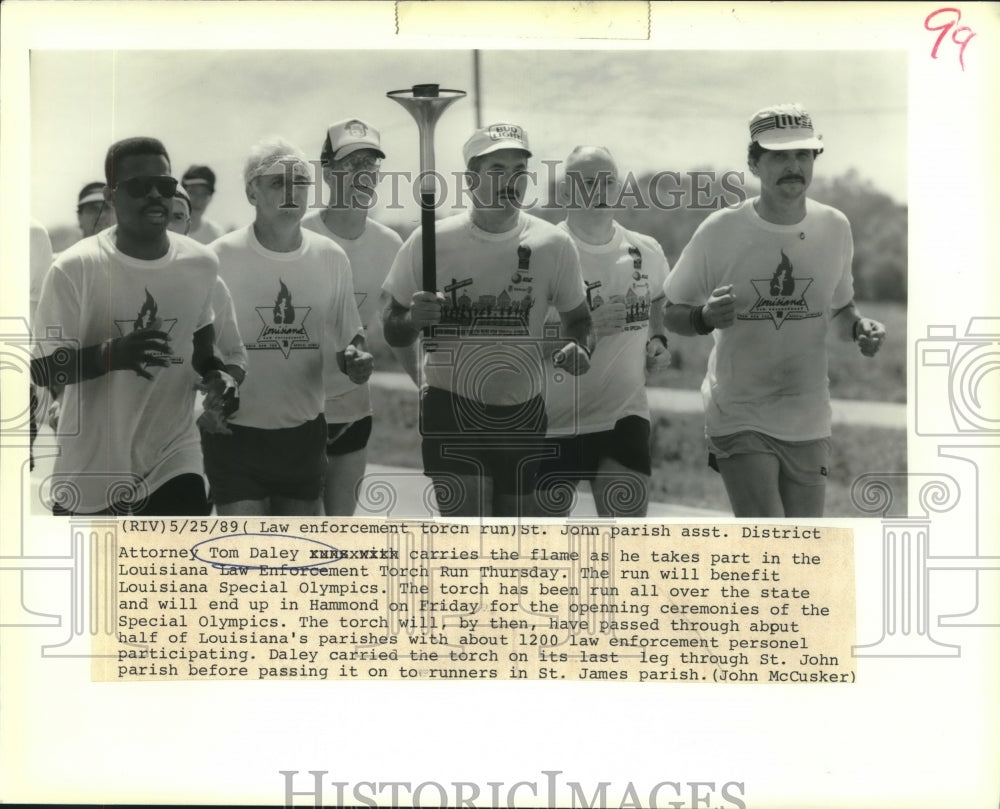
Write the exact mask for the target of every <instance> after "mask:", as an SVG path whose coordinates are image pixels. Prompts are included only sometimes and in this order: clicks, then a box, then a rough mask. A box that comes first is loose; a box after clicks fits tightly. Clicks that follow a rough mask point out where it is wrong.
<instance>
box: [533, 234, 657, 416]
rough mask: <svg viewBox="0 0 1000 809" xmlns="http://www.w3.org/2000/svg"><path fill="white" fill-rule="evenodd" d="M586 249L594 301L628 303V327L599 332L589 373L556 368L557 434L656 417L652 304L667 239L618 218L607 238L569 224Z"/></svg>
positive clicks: (552, 393) (551, 395)
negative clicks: (650, 384) (649, 362)
mask: <svg viewBox="0 0 1000 809" xmlns="http://www.w3.org/2000/svg"><path fill="white" fill-rule="evenodd" d="M559 228H560V229H562V230H564V231H566V232H567V233H569V235H570V236H571V237H572V239H573V243H574V244H576V248H577V250H578V251H579V253H580V265H581V268H582V270H583V280H584V282H585V283H586V285H587V303H588V305H589V306H590V310H591V311H594V310H595V309H597V308H599V307H600V306H602V305H603V304H605V303H623V304H625V329H624V331H622V332H621V333H619V334H614V335H610V336H607V337H599V338H598V340H597V345H596V347H595V348H594V354H593V356H592V357H591V361H590V370H589V371H587V373H585V374H582V375H581V376H576V377H574V376H570V375H569V374H556V375H554V376H552V378H551V379H549V381H548V383H547V385H546V391H545V393H546V396H545V407H546V411H547V413H548V420H549V434H550V435H567V434H573V433H595V432H601V431H603V430H610V429H612V428H613V427H614V426H615V422H616V421H618V420H619V419H623V418H625V417H626V416H641V417H642V418H645V419H648V418H649V403H648V402H647V401H646V341H647V339H648V337H649V308H650V303H651V302H652V301H655V300H660V299H661V298H662V297H663V282H664V280H665V279H666V277H667V259H666V257H665V256H664V255H663V250H662V248H661V247H660V245H659V243H658V242H657V241H656V240H655V239H653V238H652V237H650V236H644V235H643V234H641V233H634V232H632V231H630V230H627V229H625V228H623V227H622V226H621V225H619V224H618V223H617V222H616V223H614V232H613V234H612V236H611V240H610V241H609V242H608V243H607V244H602V245H592V244H587V243H586V242H584V241H581V240H580V239H579V238H577V237H576V236H575V235H574V234H573V231H572V230H571V229H570V228H569V225H568V224H567V223H566V222H560V223H559Z"/></svg>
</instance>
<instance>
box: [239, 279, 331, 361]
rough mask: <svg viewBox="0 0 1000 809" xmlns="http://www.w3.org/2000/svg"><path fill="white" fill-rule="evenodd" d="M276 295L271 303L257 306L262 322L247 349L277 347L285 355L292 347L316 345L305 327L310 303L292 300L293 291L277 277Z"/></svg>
mask: <svg viewBox="0 0 1000 809" xmlns="http://www.w3.org/2000/svg"><path fill="white" fill-rule="evenodd" d="M278 283H279V287H278V296H277V298H275V300H274V304H273V305H272V306H256V307H254V308H255V309H256V310H257V315H258V316H259V317H260V319H261V321H262V322H263V324H264V326H263V328H262V329H261V330H260V334H259V335H258V336H257V342H256V344H255V345H248V346H247V348H248V349H256V350H261V349H268V348H270V349H275V348H276V349H278V350H279V351H280V352H281V353H282V354H284V355H285V359H288V355H289V354H290V353H291V351H292V349H296V348H315V345H314V344H312V343H311V342H310V341H309V332H307V331H306V325H305V323H306V318H307V317H309V312H310V310H311V308H312V307H310V306H299V307H295V306H294V305H293V304H292V293H291V292H290V291H289V289H288V287H287V286H286V285H285V282H284V281H282V280H281V279H278Z"/></svg>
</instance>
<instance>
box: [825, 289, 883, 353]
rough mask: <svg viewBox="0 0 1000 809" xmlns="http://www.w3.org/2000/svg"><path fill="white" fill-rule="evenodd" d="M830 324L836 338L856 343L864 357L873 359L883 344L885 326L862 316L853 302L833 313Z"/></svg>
mask: <svg viewBox="0 0 1000 809" xmlns="http://www.w3.org/2000/svg"><path fill="white" fill-rule="evenodd" d="M831 323H832V324H833V327H834V328H835V329H836V334H837V337H839V338H840V339H841V340H844V341H845V342H852V341H853V342H856V343H857V344H858V348H859V349H860V350H861V353H862V354H864V355H865V356H866V357H874V356H875V355H876V354H877V353H878V351H879V349H880V348H881V347H882V343H884V342H885V338H886V332H885V326H884V325H882V324H881V323H879V321H877V320H872V319H871V318H870V317H865V316H864V315H862V314H861V312H859V311H858V307H857V305H856V304H855V303H854V301H851V302H850V303H849V304H847V306H843V307H841V308H840V309H837V310H836V311H834V313H833V317H832V318H831Z"/></svg>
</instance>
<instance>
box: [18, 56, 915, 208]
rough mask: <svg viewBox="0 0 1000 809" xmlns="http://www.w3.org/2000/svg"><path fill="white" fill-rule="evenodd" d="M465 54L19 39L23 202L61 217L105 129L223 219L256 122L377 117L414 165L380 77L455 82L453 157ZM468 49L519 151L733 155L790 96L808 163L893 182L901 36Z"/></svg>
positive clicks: (312, 142)
mask: <svg viewBox="0 0 1000 809" xmlns="http://www.w3.org/2000/svg"><path fill="white" fill-rule="evenodd" d="M472 65H473V57H472V52H471V51H468V50H435V51H426V50H391V51H380V52H376V51H334V50H331V51H183V52H181V51H121V50H118V51H100V52H80V51H77V52H71V51H38V50H36V51H33V52H32V54H31V125H32V145H33V149H32V164H31V165H32V178H33V182H32V199H31V211H32V215H33V216H35V217H36V218H37V219H39V220H40V221H41V222H42V223H43V224H45V225H46V226H48V227H50V228H51V227H54V226H57V225H61V224H72V223H73V222H74V211H75V202H76V195H77V192H78V191H79V190H80V188H81V187H82V186H83V185H84V183H86V182H88V181H91V180H96V179H102V178H103V172H102V167H103V158H104V153H105V150H106V149H107V146H108V145H109V144H110V143H111V142H112V141H114V140H116V139H119V138H122V137H127V136H131V135H139V134H143V135H153V136H155V137H159V138H160V139H161V140H162V141H163V142H164V143H165V144H166V146H167V149H168V151H169V152H170V155H171V158H172V162H173V168H174V173H175V174H176V175H177V176H178V177H180V175H181V173H182V172H183V171H184V169H185V168H186V167H187V166H188V165H189V164H191V163H195V162H197V163H207V164H208V165H210V166H212V168H213V169H214V170H215V171H216V174H217V175H218V189H217V193H216V196H215V200H214V201H213V203H212V207H211V208H210V209H209V216H210V217H211V218H213V219H215V220H216V221H219V222H220V223H222V224H224V225H227V226H230V225H238V224H244V223H246V222H248V221H249V220H250V219H251V218H252V211H251V209H250V208H249V206H248V204H247V202H246V199H245V197H244V194H243V187H242V181H241V179H240V173H241V166H242V161H243V158H244V156H245V155H246V153H247V151H248V150H249V148H250V147H251V146H252V145H253V144H254V143H255V142H256V141H257V140H259V139H260V138H261V137H264V136H267V135H270V134H280V135H283V136H285V137H286V138H287V139H289V140H291V141H292V142H293V143H295V144H297V145H298V146H300V147H301V148H302V149H303V150H305V151H306V153H307V155H308V156H309V157H311V158H315V157H318V156H319V148H320V145H321V143H322V139H323V136H324V134H325V130H326V126H327V125H328V124H330V123H332V122H334V121H336V120H340V119H343V118H347V117H358V118H362V119H364V120H366V121H368V122H369V123H371V124H373V125H374V126H376V127H377V128H379V129H381V131H382V135H383V146H384V149H385V151H386V154H387V156H388V157H387V160H386V161H385V162H384V164H383V167H384V168H385V169H387V170H396V171H412V172H414V173H416V171H417V170H418V169H419V158H418V148H417V143H418V141H417V129H416V125H415V124H414V123H413V121H412V119H411V118H410V116H409V114H408V113H407V112H406V111H405V110H404V109H403V108H402V107H400V106H398V105H397V104H396V103H394V102H392V101H390V100H389V99H387V98H386V92H387V91H389V90H396V89H401V88H407V87H410V86H411V85H413V84H417V83H424V82H434V83H438V84H440V85H441V86H442V87H448V88H456V89H461V90H466V91H468V92H469V97H467V98H466V99H464V100H462V101H459V102H456V103H455V104H454V105H453V106H452V107H451V108H449V109H448V110H447V111H446V112H445V113H444V115H443V117H442V119H441V122H440V123H439V124H438V127H437V132H436V141H437V148H436V153H437V168H438V169H439V170H440V171H442V172H444V173H446V174H447V173H449V172H452V171H459V170H461V168H462V163H461V156H460V155H461V145H462V143H463V142H464V140H465V139H466V137H468V135H469V133H470V132H471V130H472V128H473V127H474V123H475V104H474V100H473V97H472V89H473V78H472V77H473V71H472ZM481 66H482V71H481V78H482V81H481V87H482V94H481V104H482V115H483V120H484V123H491V122H495V121H512V122H515V123H520V124H522V125H523V126H524V127H525V129H526V130H527V132H528V134H529V136H530V138H531V143H532V147H533V150H534V153H535V156H536V158H540V159H552V160H555V159H559V158H562V157H565V155H566V154H567V153H568V152H569V151H570V150H571V149H572V148H573V147H574V146H576V145H578V144H580V143H597V144H602V145H605V146H607V147H609V148H610V149H611V150H612V151H613V152H614V153H615V155H616V156H617V158H618V161H619V163H620V165H621V167H622V168H623V169H627V170H632V171H635V172H637V173H638V172H640V171H646V170H675V171H684V170H688V169H692V168H703V167H709V166H710V167H714V168H717V169H719V170H730V169H735V170H743V169H744V168H745V163H744V161H745V150H746V143H747V140H748V136H747V131H746V123H747V120H748V119H749V117H750V115H751V114H752V113H753V112H754V111H755V110H756V109H758V108H760V107H762V106H765V105H768V104H771V103H775V102H782V101H798V102H801V103H802V104H803V105H804V106H805V107H806V108H807V109H808V110H809V111H810V112H811V113H812V115H813V119H814V122H815V124H816V127H817V130H818V131H819V132H821V133H822V134H823V136H824V141H825V143H826V144H827V150H826V152H825V153H824V155H823V156H822V158H821V160H820V162H819V163H818V164H817V174H818V175H820V176H824V175H825V176H833V175H838V174H841V173H843V172H844V171H846V170H847V169H848V168H851V167H853V168H856V169H857V170H858V172H859V173H860V174H861V175H862V176H863V177H865V178H867V179H870V180H871V181H872V182H873V183H874V185H875V186H876V187H878V188H879V189H881V190H883V191H885V192H887V193H889V194H890V195H891V196H892V197H893V198H895V199H896V200H898V201H900V202H905V201H906V200H907V187H906V176H907V163H906V154H907V148H906V147H907V143H906V134H907V106H906V103H907V86H906V68H907V62H906V55H905V53H901V52H878V51H819V52H803V51H788V52H782V51H745V52H739V51H737V52H733V51H726V52H714V51H712V52H710V51H652V52H651V51H644V52H643V51H628V50H624V51H623V50H612V51H608V50H562V51H552V50H516V51H483V52H482V54H481ZM384 190H386V189H384ZM385 196H387V191H386V193H385V194H383V197H385ZM403 196H404V199H405V198H407V197H408V196H409V195H408V193H407V194H404V195H403ZM380 216H382V217H383V218H386V219H407V218H409V219H411V220H415V218H416V216H417V211H416V207H415V206H414V205H413V203H412V197H409V201H408V205H407V209H406V210H405V211H395V212H390V211H384V210H382V211H381V212H380Z"/></svg>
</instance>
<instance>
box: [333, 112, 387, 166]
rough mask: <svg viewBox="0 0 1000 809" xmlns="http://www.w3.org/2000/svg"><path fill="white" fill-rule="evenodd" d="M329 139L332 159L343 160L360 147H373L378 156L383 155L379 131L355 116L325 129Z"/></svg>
mask: <svg viewBox="0 0 1000 809" xmlns="http://www.w3.org/2000/svg"><path fill="white" fill-rule="evenodd" d="M326 136H327V137H328V138H329V139H330V150H331V152H333V159H334V160H343V159H344V158H345V157H347V156H348V155H349V154H352V153H353V152H357V151H360V150H361V149H373V150H375V151H376V152H377V153H378V156H379V157H385V152H383V151H382V136H381V135H380V134H379V131H378V130H377V129H376V128H375V127H373V126H371V125H370V124H366V123H365V122H364V121H360V120H358V119H357V118H348V119H346V120H344V121H338V122H337V123H335V124H331V125H330V127H329V128H328V129H327V130H326Z"/></svg>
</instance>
